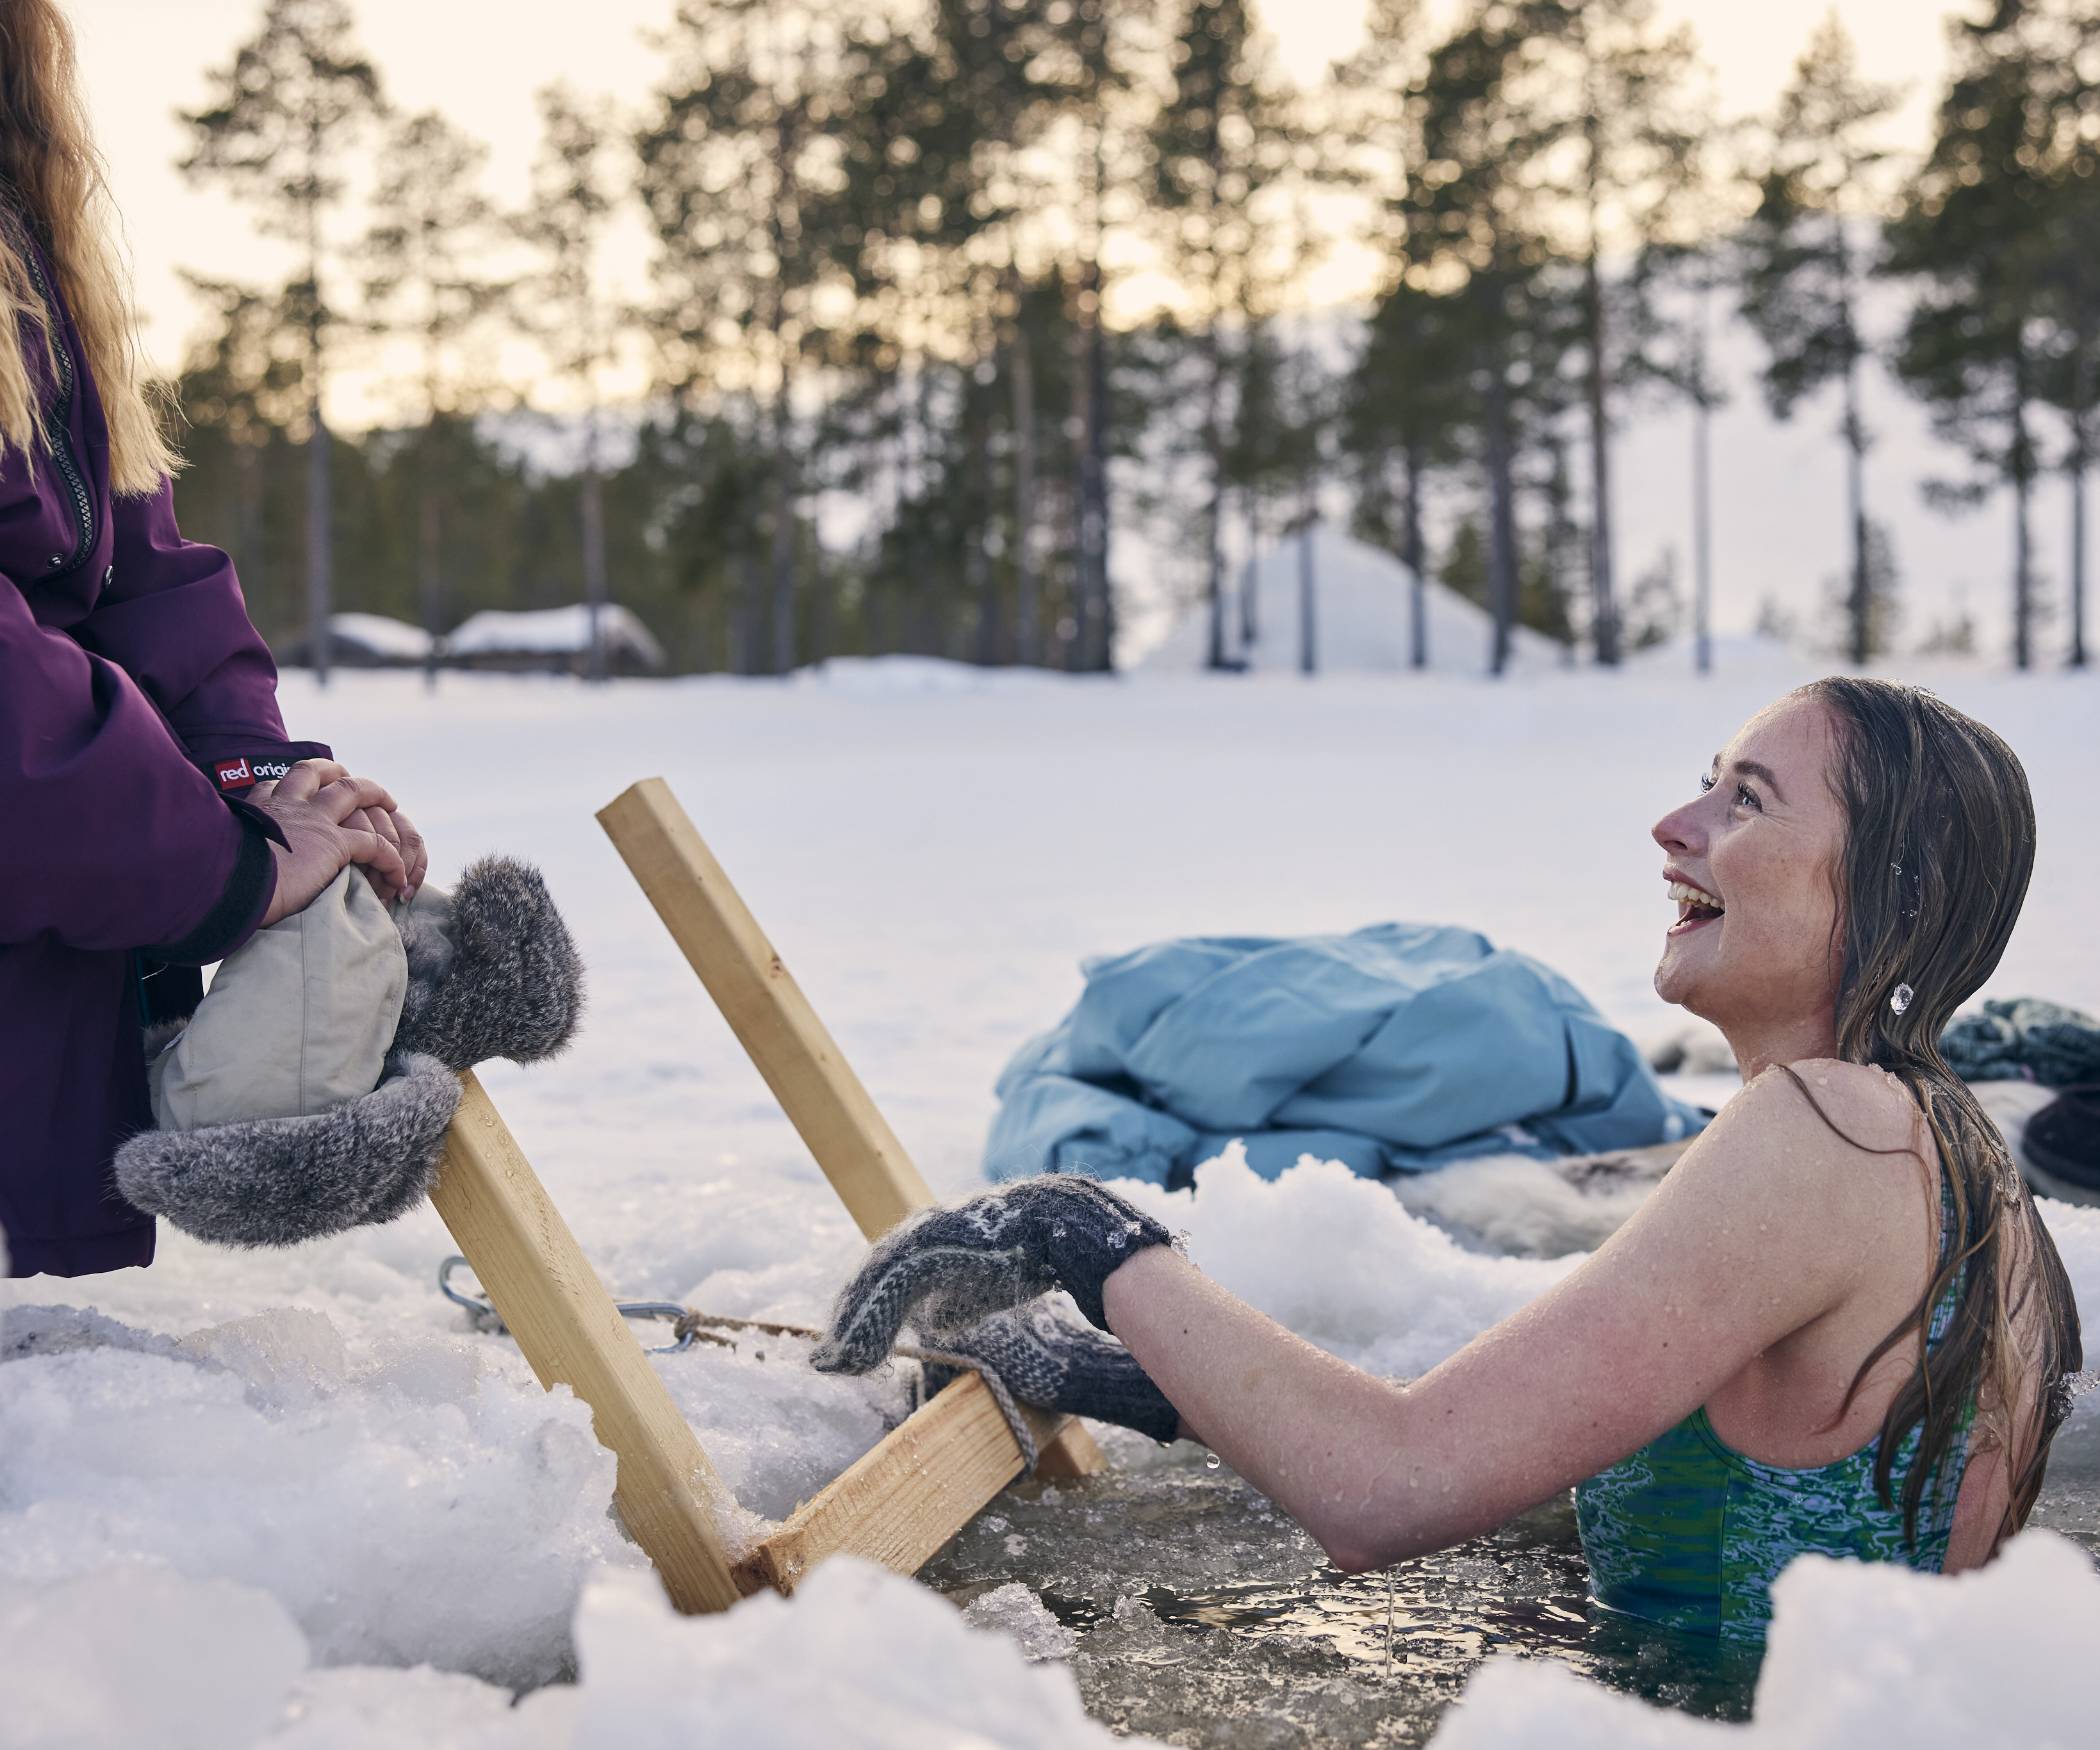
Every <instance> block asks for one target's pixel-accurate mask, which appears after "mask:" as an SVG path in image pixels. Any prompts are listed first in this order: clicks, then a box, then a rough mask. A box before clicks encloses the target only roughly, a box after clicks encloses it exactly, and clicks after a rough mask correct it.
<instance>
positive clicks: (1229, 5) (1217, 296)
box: [1152, 0, 1281, 668]
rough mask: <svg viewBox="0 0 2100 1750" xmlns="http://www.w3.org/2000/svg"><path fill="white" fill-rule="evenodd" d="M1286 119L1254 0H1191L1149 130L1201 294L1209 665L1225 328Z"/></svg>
mask: <svg viewBox="0 0 2100 1750" xmlns="http://www.w3.org/2000/svg"><path fill="white" fill-rule="evenodd" d="M1280 122H1281V117H1280V115H1279V112H1278V103H1277V98H1276V94H1275V91H1274V89H1273V87H1272V85H1271V84H1270V81H1269V77H1268V74H1267V71H1266V68H1265V66H1264V63H1263V60H1262V57H1261V51H1260V47H1259V45H1258V44H1257V41H1256V38H1255V33H1254V21H1253V17H1252V13H1251V10H1250V8H1249V6H1248V4H1247V0H1183V7H1182V10H1181V12H1180V14H1179V25H1178V28H1177V29H1176V31H1175V36H1174V51H1173V95H1172V96H1171V98H1170V99H1169V100H1168V102H1167V104H1166V107H1165V108H1164V109H1163V110H1162V112H1161V114H1160V117H1159V119H1158V121H1157V122H1156V123H1155V124H1154V128H1153V133H1152V147H1153V163H1154V171H1153V196H1154V200H1155V202H1156V205H1157V209H1158V213H1159V217H1160V220H1161V224H1162V229H1163V242H1164V244H1165V246H1166V253H1167V257H1168V260H1169V261H1170V263H1171V264H1172V265H1173V267H1174V269H1175V270H1176V271H1178V272H1179V273H1180V274H1181V276H1182V278H1183V280H1184V281H1185V282H1186V283H1187V285H1188V287H1189V289H1190V291H1191V292H1192V294H1193V295H1194V298H1195V299H1196V301H1197V312H1196V316H1195V337H1196V344H1197V347H1198V350H1199V353H1200V356H1201V358H1202V363H1203V384H1204V386H1203V421H1202V433H1201V439H1200V443H1201V448H1202V453H1203V456H1204V458H1205V467H1206V471H1207V474H1208V494H1207V503H1206V505H1205V508H1204V510H1203V513H1202V524H1203V531H1204V532H1203V552H1204V561H1203V568H1204V599H1205V601H1206V603H1207V604H1208V612H1209V616H1210V637H1209V644H1208V657H1207V659H1206V660H1207V665H1208V666H1209V667H1211V668H1223V667H1225V666H1226V655H1225V589H1224V553H1223V548H1222V535H1223V523H1224V505H1225V492H1226V486H1227V468H1226V460H1225V447H1226V441H1227V434H1228V430H1229V427H1228V424H1227V419H1228V408H1227V406H1226V394H1227V384H1228V366H1227V360H1226V356H1225V338H1224V333H1223V329H1224V325H1225V324H1226V323H1227V322H1228V321H1229V320H1230V319H1231V313H1232V312H1233V311H1234V310H1235V309H1236V308H1238V307H1239V306H1240V304H1241V302H1242V297H1241V286H1242V284H1243V283H1244V280H1245V278H1246V276H1247V275H1248V274H1249V273H1250V272H1251V271H1252V270H1253V261H1254V255H1255V250H1256V245H1257V233H1256V230H1255V214H1254V207H1255V202H1256V200H1257V198H1258V196H1259V195H1260V193H1261V191H1262V189H1263V188H1264V186H1265V185H1266V184H1267V183H1268V182H1269V181H1270V180H1271V179H1272V177H1273V176H1274V174H1275V170H1276V156H1275V149H1276V146H1277V144H1278V143H1279V138H1280V135H1279V127H1280Z"/></svg>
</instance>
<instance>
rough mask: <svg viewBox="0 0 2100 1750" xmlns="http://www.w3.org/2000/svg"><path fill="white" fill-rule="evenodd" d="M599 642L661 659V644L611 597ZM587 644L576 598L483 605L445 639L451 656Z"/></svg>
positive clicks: (585, 612)
mask: <svg viewBox="0 0 2100 1750" xmlns="http://www.w3.org/2000/svg"><path fill="white" fill-rule="evenodd" d="M603 611H604V631H605V642H606V645H607V647H608V648H611V649H617V648H621V647H624V648H626V649H627V650H629V651H632V652H633V653H634V654H635V655H637V656H639V657H641V658H642V659H643V660H644V661H646V662H662V661H663V659H664V652H663V646H662V645H660V644H658V643H657V641H656V638H655V635H654V634H653V633H651V632H650V630H649V628H648V627H647V626H645V625H643V624H642V623H641V621H640V620H638V619H636V618H635V616H634V614H633V613H632V612H631V611H630V610H628V609H626V608H623V607H621V606H620V605H619V603H617V602H608V603H607V604H606V606H605V608H604V610H603ZM590 647H591V611H590V609H589V608H588V607H587V606H586V605H585V604H584V603H582V602H576V603H574V604H572V605H571V606H569V607H566V608H538V609H533V610H530V611H527V612H512V611H509V610H507V609H503V608H484V609H483V610H482V611H481V612H480V613H478V614H470V615H469V616H468V617H467V618H466V619H465V620H463V621H462V622H461V623H460V624H459V625H457V626H455V627H454V628H453V629H452V632H451V633H450V635H449V636H448V637H447V638H446V640H445V648H446V649H447V650H449V651H450V652H451V653H452V654H453V655H454V656H492V655H498V654H508V653H514V652H518V651H532V652H535V653H540V654H546V655H553V654H556V653H558V652H562V651H584V650H588V649H589V648H590Z"/></svg>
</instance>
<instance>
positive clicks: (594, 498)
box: [581, 408, 611, 681]
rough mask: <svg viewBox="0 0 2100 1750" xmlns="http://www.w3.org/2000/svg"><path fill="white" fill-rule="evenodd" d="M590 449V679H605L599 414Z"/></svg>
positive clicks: (584, 503)
mask: <svg viewBox="0 0 2100 1750" xmlns="http://www.w3.org/2000/svg"><path fill="white" fill-rule="evenodd" d="M590 421H591V433H590V437H589V439H588V443H589V449H588V452H587V454H586V455H585V458H584V464H583V486H582V492H581V510H582V514H583V595H584V600H585V601H586V602H587V603H588V604H589V611H590V623H591V654H590V678H591V679H592V680H594V681H602V680H604V679H605V678H606V676H607V674H608V672H609V671H610V666H611V665H610V664H608V663H607V661H606V659H605V606H606V599H607V597H608V596H609V595H610V593H611V591H610V589H609V587H608V580H607V577H606V572H605V486H604V476H603V475H602V474H600V472H599V470H598V438H597V425H598V414H597V410H596V409H595V408H594V409H592V411H591V414H590Z"/></svg>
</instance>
